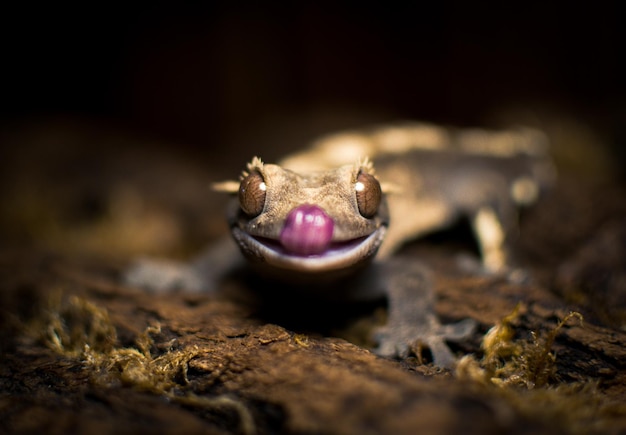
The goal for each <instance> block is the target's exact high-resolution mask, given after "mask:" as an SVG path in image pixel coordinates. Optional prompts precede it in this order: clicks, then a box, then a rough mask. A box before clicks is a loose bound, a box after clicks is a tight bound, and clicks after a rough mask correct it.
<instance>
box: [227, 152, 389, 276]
mask: <svg viewBox="0 0 626 435" xmlns="http://www.w3.org/2000/svg"><path fill="white" fill-rule="evenodd" d="M373 172H374V170H373V167H372V164H371V163H370V162H369V161H368V160H363V161H359V162H358V163H357V164H355V165H346V166H342V167H339V168H335V169H331V170H328V171H321V172H312V173H308V174H300V173H295V172H293V171H290V170H289V169H285V168H282V167H280V166H278V165H271V164H263V163H262V162H261V160H260V159H258V158H255V159H253V160H252V162H251V163H249V164H248V168H247V171H245V172H244V173H243V174H242V177H241V180H240V182H239V183H238V184H237V185H235V184H234V183H228V184H226V183H222V184H221V185H220V186H218V188H219V190H222V191H227V192H230V193H233V194H235V193H236V194H237V199H236V200H234V201H233V204H232V207H231V210H230V213H229V221H230V226H231V232H232V235H233V238H234V239H235V241H236V242H237V244H238V245H239V247H240V249H241V251H242V253H243V254H244V255H245V256H246V257H247V258H248V259H249V260H250V261H252V262H253V263H258V264H260V265H261V266H262V267H263V268H271V269H276V270H277V271H280V270H287V271H289V274H291V275H293V274H294V273H296V274H298V273H301V274H318V273H325V272H340V271H344V270H345V271H350V270H353V269H355V268H356V267H357V266H359V265H362V264H365V263H366V262H368V261H369V260H371V259H372V258H373V257H374V255H375V254H376V252H377V250H378V248H379V247H380V245H381V243H382V241H383V239H384V236H385V232H386V229H387V225H388V220H389V219H388V212H387V203H386V200H385V195H384V193H383V191H382V189H381V187H380V183H379V182H378V180H377V179H376V177H375V176H374V173H373ZM224 186H228V189H226V188H224ZM235 187H236V191H235V189H234V188H235ZM276 270H274V272H276ZM274 274H276V273H274Z"/></svg>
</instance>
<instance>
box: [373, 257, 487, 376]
mask: <svg viewBox="0 0 626 435" xmlns="http://www.w3.org/2000/svg"><path fill="white" fill-rule="evenodd" d="M383 270H384V272H383V273H384V276H385V280H386V282H387V284H386V285H387V294H388V305H389V314H388V316H389V318H388V321H387V324H386V325H385V326H383V327H380V328H379V329H378V330H377V331H376V333H375V339H376V340H377V342H378V348H377V349H376V352H377V353H378V354H380V355H383V356H400V357H402V358H404V357H406V356H408V354H409V353H410V352H411V351H414V352H417V348H419V347H421V346H425V347H428V348H429V349H430V352H431V354H432V356H433V362H434V363H435V365H437V366H440V367H446V368H451V367H453V366H454V364H455V362H456V358H455V356H454V355H453V354H452V352H451V351H450V349H449V348H448V345H447V344H446V340H450V341H460V340H463V339H466V338H467V337H469V336H470V335H471V334H472V333H473V332H474V330H475V328H476V322H474V321H473V320H472V319H465V320H462V321H460V322H458V323H453V324H448V325H442V324H441V323H440V322H439V319H438V318H437V315H436V314H435V293H434V290H433V284H432V280H431V277H430V273H429V272H428V271H427V270H426V268H425V267H423V266H421V265H419V264H416V263H415V261H409V260H407V259H401V258H394V259H390V260H388V262H387V264H386V265H385V266H384V268H383Z"/></svg>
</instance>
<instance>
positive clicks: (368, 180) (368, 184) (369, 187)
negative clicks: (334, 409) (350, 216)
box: [354, 173, 382, 218]
mask: <svg viewBox="0 0 626 435" xmlns="http://www.w3.org/2000/svg"><path fill="white" fill-rule="evenodd" d="M354 190H355V191H356V203H357V205H358V206H359V213H361V216H363V217H366V218H371V217H372V216H374V215H375V214H376V212H378V206H379V205H380V201H381V199H382V190H381V189H380V183H379V182H378V180H377V179H376V178H374V176H373V175H370V174H364V173H360V174H359V175H358V176H357V178H356V183H355V184H354Z"/></svg>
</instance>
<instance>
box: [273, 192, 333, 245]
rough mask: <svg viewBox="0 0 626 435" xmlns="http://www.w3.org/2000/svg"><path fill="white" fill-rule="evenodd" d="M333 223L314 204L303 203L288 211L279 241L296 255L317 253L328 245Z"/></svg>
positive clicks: (331, 235)
mask: <svg viewBox="0 0 626 435" xmlns="http://www.w3.org/2000/svg"><path fill="white" fill-rule="evenodd" d="M334 227H335V223H334V222H333V219H332V218H331V217H330V216H328V215H327V214H326V212H325V211H324V210H323V209H322V208H321V207H318V206H316V205H311V204H303V205H300V206H298V207H296V208H294V209H293V210H291V211H290V212H289V214H288V215H287V219H286V220H285V224H284V225H283V229H282V231H281V233H280V242H281V243H282V245H283V247H284V248H285V249H287V250H288V251H289V252H291V253H293V254H296V255H318V254H321V253H322V252H324V251H325V250H326V249H327V248H328V246H329V245H330V241H331V239H332V237H333V229H334Z"/></svg>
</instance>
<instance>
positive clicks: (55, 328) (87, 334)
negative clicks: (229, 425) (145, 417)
mask: <svg viewBox="0 0 626 435" xmlns="http://www.w3.org/2000/svg"><path fill="white" fill-rule="evenodd" d="M42 321H43V325H42V324H41V323H40V322H42ZM30 331H31V332H33V333H35V334H36V335H39V336H38V338H39V339H40V340H41V341H42V342H43V343H44V344H45V345H46V346H47V347H49V348H50V349H52V350H54V351H55V352H57V353H58V354H60V355H63V356H65V357H68V358H73V359H76V358H79V359H80V360H81V361H82V362H83V364H84V367H85V368H86V369H88V370H89V378H90V380H91V382H93V383H94V384H96V385H98V386H100V387H104V388H112V387H115V386H119V385H124V386H130V387H132V388H136V389H139V390H141V391H147V392H150V393H152V394H157V395H162V396H165V397H167V398H168V399H169V400H171V401H173V402H176V403H179V404H183V405H186V406H192V407H197V408H203V409H216V408H221V409H223V408H230V409H233V410H234V411H236V412H237V414H238V416H239V421H240V430H241V431H242V433H245V434H253V433H255V432H256V430H255V425H254V421H253V419H252V415H251V414H250V412H249V410H248V409H247V408H246V407H245V406H244V405H243V404H242V403H241V402H239V401H237V400H234V399H232V398H230V397H227V396H217V397H205V396H199V395H197V394H195V393H193V392H192V391H189V390H188V389H187V388H186V387H187V386H188V385H189V380H188V378H187V369H188V366H189V361H191V360H192V359H193V358H195V357H197V356H200V355H206V354H207V353H211V352H212V350H211V349H210V348H209V347H205V348H200V347H198V346H189V347H188V348H183V349H179V350H173V349H169V350H168V351H166V352H164V353H162V354H161V355H158V356H154V355H153V354H152V352H151V349H152V348H153V347H154V339H153V336H154V335H156V334H159V333H160V331H161V330H160V326H159V325H158V324H156V325H151V326H149V327H147V328H146V329H145V330H144V331H143V333H141V334H140V335H139V336H138V337H137V338H136V340H135V345H136V346H135V347H122V346H120V344H119V341H118V338H117V332H116V329H115V326H114V325H113V324H112V322H111V321H110V319H109V315H108V312H107V311H106V309H104V308H102V307H99V306H97V305H96V304H94V303H92V302H89V301H88V300H86V299H84V298H81V297H78V296H70V297H68V298H64V297H63V296H62V295H61V294H60V293H59V294H57V295H56V296H55V297H53V298H51V303H50V307H49V309H48V310H46V313H45V314H44V316H43V318H42V319H40V320H39V321H38V323H37V325H31V327H30ZM35 331H39V333H38V334H37V332H35Z"/></svg>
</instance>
